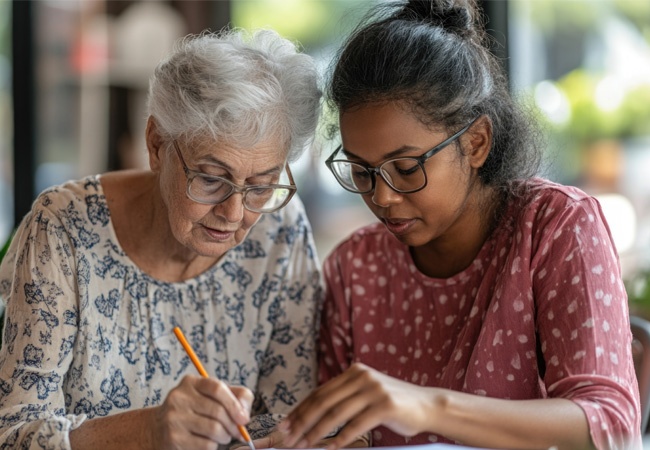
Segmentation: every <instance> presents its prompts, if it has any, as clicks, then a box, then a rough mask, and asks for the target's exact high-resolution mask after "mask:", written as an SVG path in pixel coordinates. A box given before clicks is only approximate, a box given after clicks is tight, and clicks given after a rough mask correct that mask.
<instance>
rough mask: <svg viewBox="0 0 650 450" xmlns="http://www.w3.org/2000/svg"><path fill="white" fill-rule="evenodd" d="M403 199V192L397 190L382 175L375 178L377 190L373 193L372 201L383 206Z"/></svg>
mask: <svg viewBox="0 0 650 450" xmlns="http://www.w3.org/2000/svg"><path fill="white" fill-rule="evenodd" d="M400 201H402V194H400V193H399V192H395V190H393V188H392V187H390V186H389V185H388V183H386V180H384V179H383V177H381V176H379V175H378V176H377V177H376V178H375V190H374V192H373V193H372V202H373V203H374V204H375V205H377V206H380V207H382V208H386V207H388V206H390V205H392V204H395V203H399V202H400Z"/></svg>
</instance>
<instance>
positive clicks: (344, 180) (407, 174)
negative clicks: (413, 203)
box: [332, 158, 426, 193]
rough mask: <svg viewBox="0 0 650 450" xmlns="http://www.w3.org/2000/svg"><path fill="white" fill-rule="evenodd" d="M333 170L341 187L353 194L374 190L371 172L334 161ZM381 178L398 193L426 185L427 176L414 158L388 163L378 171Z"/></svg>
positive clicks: (351, 163) (354, 164) (354, 165)
mask: <svg viewBox="0 0 650 450" xmlns="http://www.w3.org/2000/svg"><path fill="white" fill-rule="evenodd" d="M332 169H333V171H334V175H336V178H338V180H339V182H340V183H341V185H342V186H343V187H344V188H346V189H347V190H349V191H352V192H360V193H365V192H370V191H371V190H372V188H373V180H372V177H373V174H372V172H371V170H369V169H368V168H367V167H365V166H362V165H361V164H357V163H353V162H350V161H341V160H338V161H333V162H332ZM377 170H378V172H379V173H380V174H381V177H382V178H383V179H384V181H386V183H388V184H389V185H390V187H392V188H393V189H395V190H396V191H399V192H411V191H416V190H418V189H420V188H422V187H423V186H424V185H425V184H426V174H425V173H424V170H423V168H422V166H421V165H420V164H419V163H418V161H417V160H416V159H414V158H397V159H392V160H390V161H386V162H385V163H384V164H382V165H381V166H380V167H379V168H378V169H377Z"/></svg>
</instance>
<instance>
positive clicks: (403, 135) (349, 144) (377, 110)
mask: <svg viewBox="0 0 650 450" xmlns="http://www.w3.org/2000/svg"><path fill="white" fill-rule="evenodd" d="M339 124H340V130H341V138H342V140H343V145H344V147H345V148H346V149H350V150H352V151H354V150H355V149H356V150H359V149H363V148H366V147H374V148H381V149H383V150H392V149H395V148H399V147H402V146H404V145H407V146H411V145H415V146H419V145H416V144H418V143H419V142H420V141H421V140H422V139H426V140H430V139H431V137H432V136H433V135H436V134H437V133H436V132H435V131H432V130H431V128H429V127H427V126H425V125H424V124H423V123H422V122H421V121H420V120H419V119H418V118H417V117H416V116H415V115H413V113H411V112H410V111H409V110H408V109H406V108H405V107H403V106H402V105H400V104H399V103H395V102H391V103H381V104H368V105H363V106H361V107H357V108H354V109H351V110H348V111H345V112H343V113H341V115H340V116H339Z"/></svg>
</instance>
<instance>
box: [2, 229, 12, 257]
mask: <svg viewBox="0 0 650 450" xmlns="http://www.w3.org/2000/svg"><path fill="white" fill-rule="evenodd" d="M14 232H15V231H14ZM14 232H12V233H11V234H10V235H9V238H8V239H7V242H5V243H4V245H3V246H2V248H1V249H0V262H2V259H3V258H4V256H5V254H6V253H7V250H9V244H11V238H12V237H13V235H14Z"/></svg>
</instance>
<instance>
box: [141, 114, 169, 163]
mask: <svg viewBox="0 0 650 450" xmlns="http://www.w3.org/2000/svg"><path fill="white" fill-rule="evenodd" d="M145 140H146V142H147V152H148V153H149V167H150V168H151V170H152V171H154V172H159V171H160V167H161V157H162V153H163V152H162V151H163V150H164V148H165V145H164V144H165V141H164V140H163V138H162V136H161V135H160V133H159V132H158V124H157V123H156V119H154V117H153V116H149V119H148V120H147V128H146V130H145Z"/></svg>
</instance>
